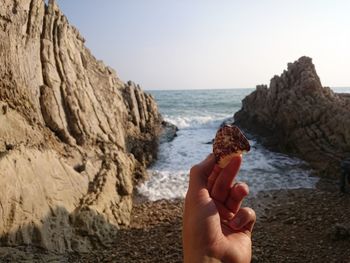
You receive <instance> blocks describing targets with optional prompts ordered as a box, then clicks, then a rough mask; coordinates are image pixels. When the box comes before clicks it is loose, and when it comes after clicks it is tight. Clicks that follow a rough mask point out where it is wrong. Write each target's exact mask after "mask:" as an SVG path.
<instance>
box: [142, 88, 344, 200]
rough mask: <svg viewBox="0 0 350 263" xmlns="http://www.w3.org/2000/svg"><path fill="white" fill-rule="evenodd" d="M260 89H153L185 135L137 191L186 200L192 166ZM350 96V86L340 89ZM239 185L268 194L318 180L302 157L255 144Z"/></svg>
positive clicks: (163, 153) (169, 146)
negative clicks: (245, 101) (225, 122)
mask: <svg viewBox="0 0 350 263" xmlns="http://www.w3.org/2000/svg"><path fill="white" fill-rule="evenodd" d="M253 90H254V89H221V90H220V89H213V90H159V91H155V90H154V91H153V90H152V91H147V92H148V93H150V94H152V95H153V96H154V98H155V99H156V101H157V104H158V108H159V110H160V112H161V114H162V116H163V118H164V119H165V120H166V121H168V122H170V123H173V124H175V125H176V126H177V127H178V129H179V131H178V132H177V137H175V139H174V140H172V141H171V142H165V143H162V144H161V145H160V148H159V156H158V160H157V161H156V162H155V163H154V164H153V165H152V166H151V167H149V169H148V174H149V179H148V180H147V181H145V182H144V183H143V184H141V185H140V186H138V187H137V191H138V193H139V194H141V195H142V196H144V197H145V198H147V199H148V200H150V201H155V200H159V199H174V198H183V197H184V196H185V194H186V191H187V186H188V174H189V170H190V168H191V167H192V166H193V165H194V164H196V163H199V162H200V161H202V160H203V159H204V158H205V157H206V156H207V155H208V154H210V153H211V152H212V144H211V141H212V140H213V138H214V137H215V133H216V131H217V129H218V128H219V127H220V124H222V123H223V122H224V121H225V120H228V119H230V118H231V119H232V118H233V115H234V113H235V112H236V111H238V110H239V109H240V108H241V105H242V99H243V98H244V97H245V96H246V95H248V94H250V93H251V92H252V91H253ZM333 90H335V91H336V92H342V93H350V88H334V89H333ZM250 144H251V146H252V147H251V148H252V149H251V151H250V152H248V153H247V154H245V155H244V158H243V164H242V166H241V169H240V172H239V174H238V177H237V179H236V180H237V181H241V182H246V183H247V184H248V185H249V189H250V194H251V195H256V194H257V193H258V192H259V191H263V190H277V189H295V188H314V187H315V185H316V183H317V181H318V178H317V177H313V176H311V172H312V171H311V170H310V169H309V168H307V167H308V166H307V165H306V164H305V163H304V162H303V161H302V160H300V159H298V158H293V157H289V156H287V155H285V154H281V153H276V152H272V151H269V150H268V149H266V148H265V147H263V146H262V145H261V144H259V143H258V142H257V141H256V140H254V139H252V140H250Z"/></svg>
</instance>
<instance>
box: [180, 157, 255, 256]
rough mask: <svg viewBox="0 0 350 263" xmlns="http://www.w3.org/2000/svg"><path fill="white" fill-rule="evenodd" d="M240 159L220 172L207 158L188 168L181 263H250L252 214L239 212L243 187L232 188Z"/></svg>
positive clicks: (243, 191)
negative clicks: (188, 177)
mask: <svg viewBox="0 0 350 263" xmlns="http://www.w3.org/2000/svg"><path fill="white" fill-rule="evenodd" d="M241 162H242V157H240V156H238V157H235V158H233V159H232V160H231V162H230V163H229V164H228V165H227V166H226V167H225V168H224V169H221V168H219V167H218V166H217V165H215V158H214V156H213V155H212V154H211V155H209V156H208V157H207V158H206V159H205V160H204V161H203V162H201V163H200V164H197V165H195V166H193V167H192V169H191V172H190V182H189V188H188V191H187V195H186V199H185V211H184V216H183V249H184V262H185V263H186V262H187V263H188V262H191V263H194V262H235V263H245V262H250V261H251V247H252V243H251V233H252V230H253V226H254V224H255V221H256V215H255V212H254V210H252V209H250V208H240V206H241V203H242V200H243V198H244V197H245V196H247V195H248V192H249V189H248V186H247V185H246V184H243V183H239V184H235V185H233V186H232V184H233V181H234V178H235V177H236V175H237V173H238V170H239V167H240V165H241Z"/></svg>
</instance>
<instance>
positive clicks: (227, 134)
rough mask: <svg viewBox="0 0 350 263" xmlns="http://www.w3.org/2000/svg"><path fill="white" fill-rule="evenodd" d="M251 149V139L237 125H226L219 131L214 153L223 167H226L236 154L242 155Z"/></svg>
mask: <svg viewBox="0 0 350 263" xmlns="http://www.w3.org/2000/svg"><path fill="white" fill-rule="evenodd" d="M249 150H250V145H249V141H248V140H247V138H246V137H245V136H244V134H243V133H242V131H241V130H240V129H239V128H238V127H237V126H234V125H224V126H222V127H221V128H220V129H219V130H218V131H217V133H216V136H215V140H214V144H213V153H214V155H215V158H216V162H217V163H218V164H219V166H220V167H221V168H223V167H225V166H226V165H227V163H228V162H229V161H230V160H231V158H232V157H234V156H235V155H240V154H242V152H248V151H249Z"/></svg>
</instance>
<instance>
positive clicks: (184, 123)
mask: <svg viewBox="0 0 350 263" xmlns="http://www.w3.org/2000/svg"><path fill="white" fill-rule="evenodd" d="M228 118H230V117H228V116H178V117H169V116H165V117H164V119H165V120H166V121H168V122H170V123H172V124H175V125H176V126H177V127H178V128H179V129H216V128H218V127H219V126H220V125H221V124H222V123H223V122H224V121H225V120H227V119H228Z"/></svg>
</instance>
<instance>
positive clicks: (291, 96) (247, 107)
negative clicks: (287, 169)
mask: <svg viewBox="0 0 350 263" xmlns="http://www.w3.org/2000/svg"><path fill="white" fill-rule="evenodd" d="M242 104H243V105H242V108H241V110H240V111H238V112H237V113H236V114H235V116H234V118H235V122H236V123H237V124H238V125H240V126H241V127H243V128H245V129H247V130H249V131H251V132H253V133H255V134H258V135H260V136H262V137H263V143H265V145H268V146H270V147H273V148H275V149H277V150H279V151H282V152H286V153H292V154H294V155H297V156H299V157H301V158H302V159H304V160H306V161H308V162H309V163H310V164H311V166H312V167H313V168H314V169H315V170H317V171H318V172H319V173H320V174H321V175H322V174H324V175H326V176H330V177H332V176H333V177H335V176H337V175H338V173H339V168H340V165H339V162H340V161H341V160H342V159H344V158H346V157H349V156H350V100H349V97H348V96H347V95H345V94H336V93H334V92H333V91H332V90H331V89H330V88H328V87H322V85H321V81H320V79H319V77H318V76H317V73H316V70H315V67H314V65H313V64H312V61H311V58H308V57H301V58H300V59H299V60H298V61H296V62H294V63H290V64H288V70H287V71H284V72H283V74H282V75H281V76H275V77H273V78H272V79H271V82H270V86H269V87H267V86H265V85H261V86H257V88H256V90H255V91H254V92H252V93H251V94H250V95H248V96H247V97H246V98H245V99H244V100H243V102H242Z"/></svg>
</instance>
